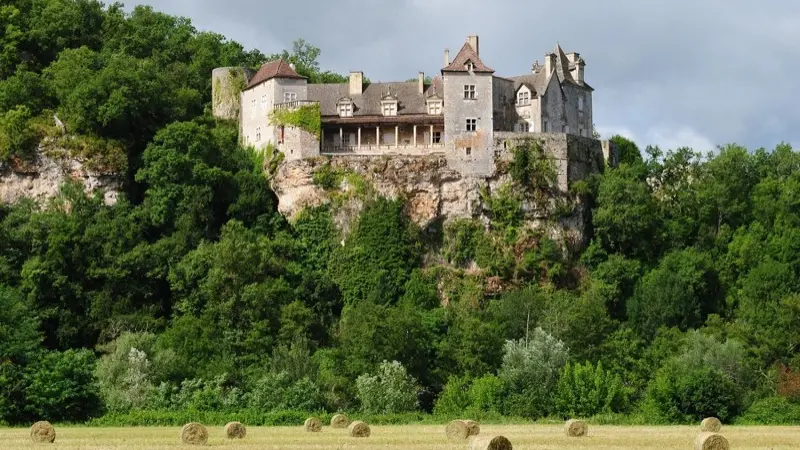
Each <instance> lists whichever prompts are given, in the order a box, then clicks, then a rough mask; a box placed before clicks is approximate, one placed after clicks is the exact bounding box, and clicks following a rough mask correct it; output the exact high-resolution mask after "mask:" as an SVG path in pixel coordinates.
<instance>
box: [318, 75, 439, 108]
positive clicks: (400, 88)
mask: <svg viewBox="0 0 800 450" xmlns="http://www.w3.org/2000/svg"><path fill="white" fill-rule="evenodd" d="M437 85H438V86H441V83H437V82H436V80H434V83H433V84H431V85H426V86H425V92H424V93H422V94H420V93H419V90H418V89H419V85H418V84H417V82H416V81H401V82H393V83H370V84H367V85H365V86H364V89H363V92H362V93H361V94H360V95H359V94H355V95H350V85H349V84H348V83H339V84H309V85H308V99H309V100H312V101H318V102H319V106H320V113H321V114H322V115H323V116H338V115H339V110H338V108H337V106H336V105H337V103H338V102H339V100H340V99H342V98H346V97H347V98H351V99H352V100H353V103H354V104H355V108H354V109H353V116H354V117H355V116H380V115H382V114H383V110H382V109H381V99H382V98H383V97H385V96H386V95H387V94H391V95H392V96H396V97H397V115H405V114H426V113H427V108H426V103H425V98H426V96H427V95H429V94H432V93H433V92H434V88H435V87H436V86H437ZM436 92H437V93H438V94H439V96H442V89H441V87H439V88H438V90H436Z"/></svg>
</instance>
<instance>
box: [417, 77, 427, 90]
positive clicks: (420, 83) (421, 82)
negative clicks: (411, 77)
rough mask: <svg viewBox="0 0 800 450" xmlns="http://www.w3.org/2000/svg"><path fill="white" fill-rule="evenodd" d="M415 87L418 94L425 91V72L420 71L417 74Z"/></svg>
mask: <svg viewBox="0 0 800 450" xmlns="http://www.w3.org/2000/svg"><path fill="white" fill-rule="evenodd" d="M417 89H418V90H419V93H420V94H424V93H425V72H420V73H419V75H417Z"/></svg>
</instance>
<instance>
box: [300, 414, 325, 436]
mask: <svg viewBox="0 0 800 450" xmlns="http://www.w3.org/2000/svg"><path fill="white" fill-rule="evenodd" d="M303 427H305V429H306V431H310V432H312V433H316V432H318V431H322V421H321V420H319V419H317V418H316V417H309V418H308V419H306V422H305V423H304V424H303Z"/></svg>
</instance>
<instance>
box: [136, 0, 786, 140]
mask: <svg viewBox="0 0 800 450" xmlns="http://www.w3.org/2000/svg"><path fill="white" fill-rule="evenodd" d="M137 4H149V5H152V6H153V7H154V8H155V9H157V10H160V11H163V12H166V13H169V14H174V15H180V16H185V17H189V18H191V19H192V22H193V24H194V25H195V27H197V28H198V29H200V30H211V31H215V32H218V33H221V34H224V35H225V36H227V37H228V38H230V39H233V40H236V41H239V42H241V43H242V44H243V45H244V46H245V47H247V48H258V49H260V50H261V51H262V52H264V53H265V54H269V53H273V52H277V51H280V50H282V49H284V48H291V43H292V41H294V40H295V39H297V38H303V39H305V40H307V41H309V42H310V43H311V44H313V45H315V46H317V47H319V48H320V49H321V50H322V54H321V56H320V63H321V65H322V67H323V68H324V69H330V70H334V71H336V72H340V73H347V72H349V71H350V70H363V71H364V73H365V75H366V76H367V77H369V78H370V79H371V80H373V81H390V80H405V79H408V78H412V77H414V76H416V74H417V72H418V71H424V72H425V73H426V74H434V73H437V72H438V71H439V69H441V65H442V59H443V51H444V49H445V48H449V49H450V50H451V55H452V56H454V55H455V52H457V51H458V49H459V48H460V47H461V45H463V43H464V41H465V39H466V37H467V35H470V34H477V35H479V36H480V53H481V59H483V61H484V62H485V63H486V64H487V65H489V66H490V67H492V68H493V69H495V70H496V71H497V75H501V76H503V75H505V76H510V75H519V74H523V73H526V72H527V71H529V70H530V67H531V64H532V63H533V61H534V60H537V59H538V60H539V61H540V62H541V61H543V60H544V54H545V53H546V52H548V51H549V50H551V49H552V48H553V47H554V46H555V44H556V42H559V43H560V44H561V46H562V47H563V48H564V50H565V51H567V52H572V51H575V52H578V53H580V54H581V56H582V57H583V58H584V59H585V60H586V64H587V65H586V81H587V82H588V83H589V84H590V85H592V87H594V88H595V92H594V98H593V100H594V121H595V124H596V126H597V129H598V131H599V132H600V133H601V134H602V135H603V136H605V137H608V136H610V135H611V134H613V133H620V134H623V135H626V136H628V137H630V138H632V139H634V140H635V141H636V142H637V143H638V144H639V145H640V147H642V148H644V146H646V145H648V144H653V145H659V146H661V147H662V149H668V148H677V147H679V146H689V147H692V148H694V149H695V150H698V151H703V152H705V151H711V150H714V148H715V147H716V146H717V145H723V144H727V143H738V144H742V145H745V146H747V147H748V148H751V149H755V148H758V147H766V148H773V147H774V146H775V145H776V144H778V143H780V142H789V143H792V144H794V146H795V147H800V126H796V125H797V124H800V108H798V107H797V105H796V102H798V101H800V88H798V86H799V85H800V83H797V82H796V81H795V77H796V75H797V74H798V69H800V46H798V45H796V43H797V42H800V2H795V1H788V0H771V1H766V2H763V3H761V4H760V5H762V6H759V7H757V6H756V3H755V2H753V1H752V0H670V1H662V0H646V1H642V0H606V1H602V2H600V1H597V0H573V1H570V2H532V1H530V0H492V1H491V2H488V1H485V0H484V1H478V0H338V1H328V0H293V1H275V0H225V1H221V0H149V1H134V2H127V3H126V5H127V6H128V7H132V6H134V5H137Z"/></svg>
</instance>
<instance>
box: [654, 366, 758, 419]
mask: <svg viewBox="0 0 800 450" xmlns="http://www.w3.org/2000/svg"><path fill="white" fill-rule="evenodd" d="M742 396H743V392H742V390H741V389H740V388H739V387H738V386H737V385H736V384H735V383H734V382H733V381H732V380H731V379H730V378H729V377H727V376H726V375H725V374H724V373H722V372H721V371H719V370H717V369H714V368H710V367H697V368H693V369H687V368H684V367H683V366H681V365H679V364H668V365H667V366H665V367H664V368H662V369H661V370H660V371H659V372H658V374H657V375H656V378H655V379H654V380H653V381H652V382H651V383H650V385H649V387H648V390H647V394H646V398H645V406H644V407H645V412H646V413H647V415H648V417H649V418H650V419H651V420H652V421H656V422H669V423H692V422H697V421H700V420H702V419H704V418H706V417H709V416H715V417H718V418H719V419H720V420H721V421H723V422H729V421H730V420H731V419H732V418H734V417H735V416H736V415H738V414H739V413H740V412H741V409H742V403H743V399H742Z"/></svg>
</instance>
